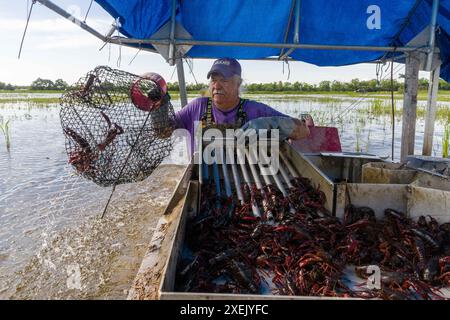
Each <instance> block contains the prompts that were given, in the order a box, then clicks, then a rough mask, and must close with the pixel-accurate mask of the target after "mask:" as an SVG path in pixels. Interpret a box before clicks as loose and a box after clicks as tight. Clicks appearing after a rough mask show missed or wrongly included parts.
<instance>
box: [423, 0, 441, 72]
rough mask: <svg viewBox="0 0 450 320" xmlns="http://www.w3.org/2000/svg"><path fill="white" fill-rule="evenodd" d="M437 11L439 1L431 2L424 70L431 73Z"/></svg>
mask: <svg viewBox="0 0 450 320" xmlns="http://www.w3.org/2000/svg"><path fill="white" fill-rule="evenodd" d="M438 11H439V0H433V7H432V9H431V20H430V38H429V40H428V48H429V52H428V56H427V64H426V67H425V70H427V71H431V65H432V63H433V56H434V46H435V40H436V21H437V15H438Z"/></svg>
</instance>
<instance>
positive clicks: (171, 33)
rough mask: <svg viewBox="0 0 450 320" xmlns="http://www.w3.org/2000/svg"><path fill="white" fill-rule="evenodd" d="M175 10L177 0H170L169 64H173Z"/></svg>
mask: <svg viewBox="0 0 450 320" xmlns="http://www.w3.org/2000/svg"><path fill="white" fill-rule="evenodd" d="M176 11H177V0H172V17H171V20H170V45H169V65H170V66H173V65H174V64H175V22H176V21H175V15H176Z"/></svg>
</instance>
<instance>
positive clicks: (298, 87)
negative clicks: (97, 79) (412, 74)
mask: <svg viewBox="0 0 450 320" xmlns="http://www.w3.org/2000/svg"><path fill="white" fill-rule="evenodd" d="M391 87H392V88H393V89H394V91H403V88H404V84H403V81H398V80H394V81H393V83H392V84H391V81H390V80H382V81H377V80H375V79H372V80H359V79H353V80H351V81H348V82H343V81H336V80H334V81H321V82H320V83H318V84H310V83H306V82H298V81H296V82H282V81H278V82H271V83H250V84H244V85H243V89H244V91H246V92H377V91H390V90H391ZM205 88H208V84H205V83H198V84H187V85H186V89H187V91H200V90H204V89H205ZM168 89H169V91H179V86H178V82H174V83H168ZM427 89H428V79H425V78H421V79H419V90H427ZM439 89H441V90H450V83H448V82H446V81H444V80H440V81H439Z"/></svg>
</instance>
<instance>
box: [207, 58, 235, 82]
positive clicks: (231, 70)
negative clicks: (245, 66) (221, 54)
mask: <svg viewBox="0 0 450 320" xmlns="http://www.w3.org/2000/svg"><path fill="white" fill-rule="evenodd" d="M213 73H219V74H221V75H222V76H223V77H224V78H231V77H232V76H234V75H238V76H239V77H240V76H241V65H240V64H239V62H238V61H237V60H236V59H233V58H221V59H217V60H216V61H214V63H213V65H212V67H211V70H209V72H208V75H207V79H209V78H210V77H211V75H212V74H213Z"/></svg>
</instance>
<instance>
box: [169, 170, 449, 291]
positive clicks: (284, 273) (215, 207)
mask: <svg viewBox="0 0 450 320" xmlns="http://www.w3.org/2000/svg"><path fill="white" fill-rule="evenodd" d="M292 184H293V186H294V187H293V188H291V189H290V190H289V197H286V198H285V197H283V196H282V194H281V192H279V191H278V190H277V188H276V187H275V186H269V190H268V191H270V192H265V195H264V196H263V195H261V193H258V190H257V189H256V188H249V187H248V186H247V185H243V187H242V191H243V194H244V197H245V201H244V202H243V204H241V203H236V202H235V201H234V200H233V199H235V198H219V197H216V195H215V194H214V187H213V186H212V185H208V183H206V184H204V186H203V188H202V201H201V210H200V213H199V214H198V215H197V216H196V217H194V218H192V219H191V220H190V221H189V222H188V224H187V229H186V240H185V244H184V248H183V253H182V255H181V256H182V258H180V261H179V262H178V266H177V274H176V290H177V291H189V292H208V293H233V294H275V295H295V296H333V297H352V298H369V299H370V298H377V299H443V298H444V297H443V294H442V293H441V292H440V291H439V289H441V288H444V287H447V286H449V285H450V223H445V224H441V225H439V223H438V222H437V221H436V220H435V219H433V218H432V217H430V216H427V217H424V216H422V217H420V218H419V219H418V221H417V222H415V221H413V220H411V219H409V218H407V217H406V216H405V214H403V213H401V212H398V211H395V210H393V209H386V210H385V212H384V214H385V216H384V218H383V219H379V220H377V219H376V218H375V213H374V211H373V210H372V209H370V208H368V207H360V208H356V207H354V206H352V205H350V206H348V207H347V208H346V212H345V216H344V219H343V221H340V220H339V219H338V218H336V217H334V216H332V215H331V214H330V213H329V212H327V210H326V209H325V208H324V202H325V197H324V194H323V193H322V192H321V191H320V190H318V189H316V188H314V187H313V186H312V185H311V183H310V181H309V180H308V179H306V178H301V177H300V178H294V179H293V180H292ZM252 203H256V204H258V205H259V207H260V208H263V211H264V214H263V215H262V217H255V216H254V215H253V214H252V210H251V204H252ZM369 266H377V267H378V268H379V269H380V270H381V272H380V279H379V282H380V286H379V287H376V288H370V289H368V288H367V286H366V283H363V284H359V286H358V287H357V288H355V287H354V286H351V285H350V280H349V279H348V278H347V277H346V276H345V275H346V270H348V268H354V272H355V273H356V274H357V275H358V276H359V277H362V278H366V279H367V278H369V276H370V273H368V267H369Z"/></svg>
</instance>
